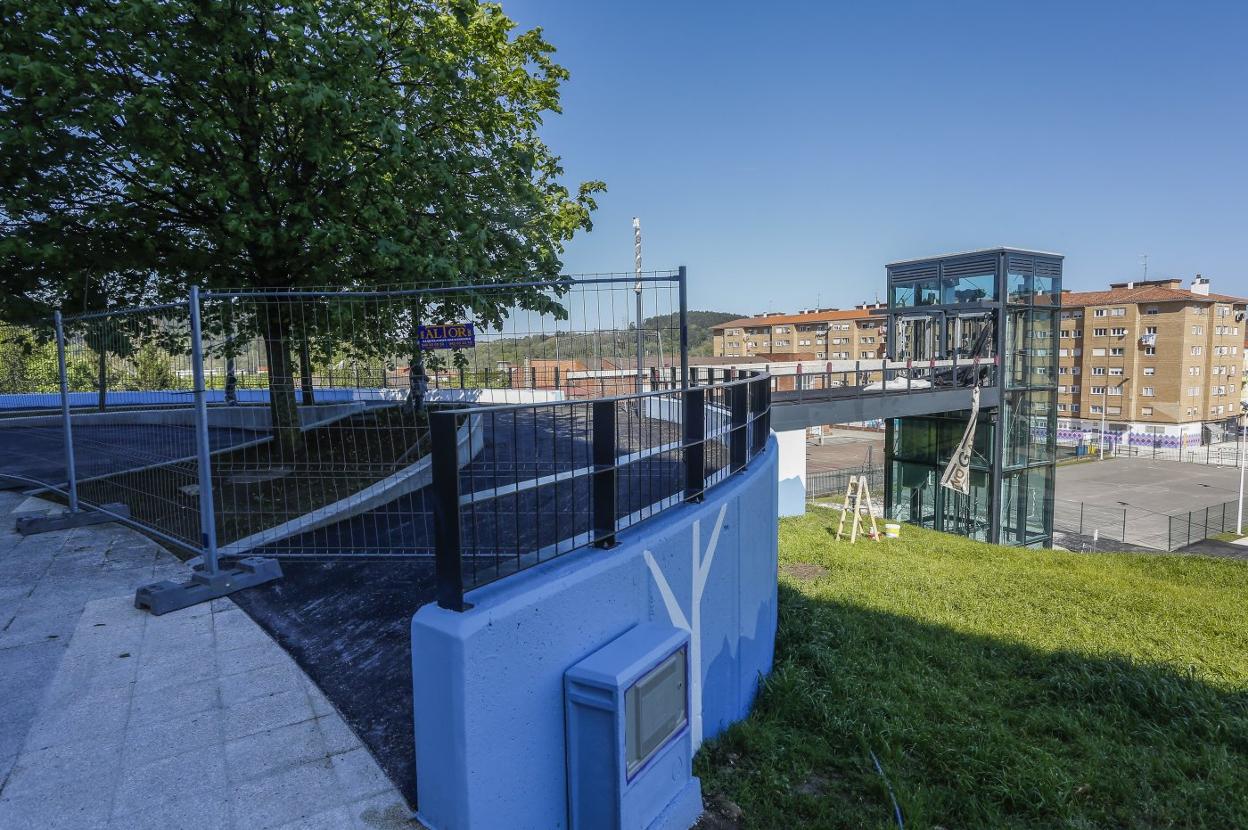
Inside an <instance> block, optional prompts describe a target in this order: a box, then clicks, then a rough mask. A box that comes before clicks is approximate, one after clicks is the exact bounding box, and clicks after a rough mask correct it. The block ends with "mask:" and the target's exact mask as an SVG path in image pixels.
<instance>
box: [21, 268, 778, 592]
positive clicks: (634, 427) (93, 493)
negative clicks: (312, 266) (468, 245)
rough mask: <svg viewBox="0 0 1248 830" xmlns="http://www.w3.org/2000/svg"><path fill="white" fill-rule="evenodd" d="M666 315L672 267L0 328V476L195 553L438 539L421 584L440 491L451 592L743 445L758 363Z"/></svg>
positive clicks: (595, 537) (240, 295)
mask: <svg viewBox="0 0 1248 830" xmlns="http://www.w3.org/2000/svg"><path fill="white" fill-rule="evenodd" d="M685 319H686V311H685V293H684V273H683V270H682V271H680V272H670V273H663V274H646V275H642V276H641V277H637V276H636V275H630V276H628V277H610V276H595V277H592V278H589V279H585V280H560V281H557V282H546V283H521V284H516V283H510V284H504V285H476V286H460V287H448V288H437V289H427V290H420V291H415V290H413V291H408V290H396V291H323V292H321V291H247V292H237V291H232V292H224V291H222V292H202V293H201V292H200V291H199V290H198V289H192V291H191V293H190V297H189V299H188V301H187V302H184V303H170V304H159V305H151V306H145V307H139V308H127V309H118V310H109V311H104V312H95V313H89V314H82V315H75V316H67V317H62V316H61V315H60V314H59V313H58V314H57V315H56V317H55V321H54V325H52V326H50V327H49V330H48V331H47V332H41V331H34V332H32V331H29V330H26V331H19V332H17V333H16V334H14V332H11V331H6V332H5V335H6V336H8V337H10V340H14V339H17V340H22V342H21V343H20V345H21V347H22V349H23V354H24V355H25V358H26V359H25V362H24V363H23V364H22V365H21V367H20V371H17V370H14V371H10V372H9V373H8V374H7V375H6V376H5V380H4V382H5V383H6V384H7V386H6V387H5V388H4V391H3V392H0V399H2V400H0V408H2V409H4V410H5V411H6V413H7V415H8V417H5V418H3V419H0V445H3V449H4V450H5V452H3V453H0V456H2V457H3V458H4V459H5V460H4V462H3V463H0V477H7V480H10V481H16V482H19V483H20V484H22V485H38V487H39V488H41V489H42V491H43V492H54V493H60V494H62V495H63V496H64V497H65V499H66V501H67V502H68V503H69V506H70V510H71V513H75V512H78V510H79V507H80V505H81V506H82V507H83V508H93V509H95V510H98V511H104V512H106V513H109V514H110V515H113V516H115V517H117V518H121V519H123V520H125V521H128V522H130V523H131V524H133V525H136V526H138V527H139V528H141V529H143V530H145V531H147V532H149V533H151V534H152V535H154V536H157V537H159V538H162V539H164V540H166V541H167V542H170V543H172V544H173V545H175V546H177V547H180V548H183V549H185V550H187V551H189V552H192V553H196V554H199V555H201V557H202V558H203V562H204V563H205V564H204V566H203V567H205V568H207V569H208V570H210V571H213V572H215V568H216V567H217V562H218V559H219V558H221V557H225V558H226V559H227V561H228V560H229V558H230V557H233V558H234V559H242V558H244V557H247V556H252V555H257V554H258V555H262V556H265V557H275V558H279V559H280V558H331V559H333V558H361V557H383V558H402V557H434V556H435V555H436V556H437V561H438V570H439V579H441V578H442V575H441V572H442V570H444V567H443V560H444V559H445V557H444V555H443V551H444V549H445V539H444V538H443V537H444V536H445V533H444V532H442V531H440V530H439V527H440V526H441V525H443V524H445V523H444V522H442V521H441V520H440V519H439V510H440V509H443V508H445V505H442V507H440V506H439V500H438V499H437V498H436V497H435V494H436V492H437V491H438V490H439V488H441V489H446V488H447V487H452V488H454V489H455V491H456V492H457V493H458V494H459V496H460V497H462V499H463V501H462V503H461V501H460V499H459V498H457V499H455V500H454V504H453V509H454V511H455V513H456V514H457V515H461V516H462V517H463V523H462V529H463V538H462V541H461V542H459V543H457V545H456V550H457V551H458V554H457V556H456V558H458V556H460V555H462V556H463V557H465V563H466V565H459V566H457V568H459V569H460V570H463V569H465V568H466V570H467V571H468V576H467V578H463V579H457V580H456V583H455V584H456V586H457V587H456V592H457V594H458V596H459V600H458V604H462V593H463V591H464V590H467V589H469V588H471V587H473V586H474V585H477V584H483V583H484V582H485V581H489V579H492V578H497V577H498V576H501V575H503V574H505V573H510V572H513V571H515V570H517V569H520V568H522V567H526V566H527V565H528V564H530V563H531V562H536V561H542V560H544V559H546V558H549V557H550V556H552V555H558V554H561V553H566V552H567V551H569V550H572V549H575V548H577V547H581V546H584V545H586V544H599V545H605V544H609V542H610V540H612V539H613V538H614V535H615V534H616V533H618V532H619V531H621V530H623V529H625V528H627V527H630V526H632V525H635V524H637V523H639V522H642V521H644V520H646V519H647V518H649V517H651V516H653V515H655V514H656V513H658V512H661V511H662V510H664V509H666V508H667V507H670V506H672V505H674V504H677V503H680V502H682V501H688V500H696V499H698V498H700V497H701V494H702V492H703V491H704V490H705V489H706V488H707V487H711V486H714V485H715V484H716V483H718V482H719V481H721V480H723V479H724V478H726V477H727V476H729V475H731V473H732V472H734V471H736V470H739V469H741V468H743V467H744V466H745V464H746V463H748V460H749V459H750V458H751V457H753V456H754V455H756V454H757V453H758V452H761V450H762V448H763V447H764V446H765V442H766V435H767V433H768V430H769V425H768V413H769V406H770V389H769V387H768V384H769V380H768V379H767V378H766V376H765V375H760V376H759V377H756V378H748V379H747V378H744V377H743V376H742V375H741V373H737V372H734V371H731V370H719V371H707V372H706V373H705V374H703V375H701V376H694V377H690V374H689V372H688V366H687V350H688V342H687V328H686V326H685ZM23 338H24V339H23ZM6 342H7V341H6ZM49 361H50V362H51V364H52V366H53V368H52V369H51V370H49V368H48V366H47V365H46V364H47V363H48V362H49ZM45 375H48V376H50V377H45ZM49 384H51V386H52V389H51V391H47V387H48V386H49ZM19 387H20V388H19ZM50 405H55V407H56V408H55V409H49V408H48V407H49V406H50ZM57 409H59V411H57ZM608 479H609V481H610V484H609V485H608V484H607V483H605V482H607V481H608ZM431 485H435V486H431ZM244 561H247V560H245V559H244ZM448 584H449V582H448ZM452 604H455V603H452Z"/></svg>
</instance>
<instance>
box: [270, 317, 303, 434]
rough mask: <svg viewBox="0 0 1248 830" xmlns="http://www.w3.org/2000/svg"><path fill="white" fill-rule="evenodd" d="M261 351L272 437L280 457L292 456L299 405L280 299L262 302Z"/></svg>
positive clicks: (288, 339) (288, 318)
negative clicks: (266, 372)
mask: <svg viewBox="0 0 1248 830" xmlns="http://www.w3.org/2000/svg"><path fill="white" fill-rule="evenodd" d="M260 325H261V330H262V332H263V336H264V352H265V356H266V358H267V359H268V363H269V412H270V414H271V416H272V420H273V441H274V443H275V444H276V445H277V448H278V452H279V453H280V454H281V456H282V457H283V458H293V457H294V455H295V454H296V453H297V452H298V450H299V449H300V447H301V446H302V444H303V433H302V432H301V431H300V429H299V406H298V403H297V401H296V400H295V380H294V373H293V371H292V369H293V367H292V365H291V356H290V314H289V311H288V309H287V307H286V304H285V303H284V302H282V301H280V300H278V301H269V302H266V303H265V304H264V310H263V312H262V317H261V320H260Z"/></svg>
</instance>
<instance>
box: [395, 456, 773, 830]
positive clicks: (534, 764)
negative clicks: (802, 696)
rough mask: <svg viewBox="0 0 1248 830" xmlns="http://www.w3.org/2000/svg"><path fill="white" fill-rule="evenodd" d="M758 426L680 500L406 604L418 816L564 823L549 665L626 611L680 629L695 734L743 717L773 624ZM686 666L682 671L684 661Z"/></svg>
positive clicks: (767, 467)
mask: <svg viewBox="0 0 1248 830" xmlns="http://www.w3.org/2000/svg"><path fill="white" fill-rule="evenodd" d="M776 463H777V450H776V445H775V439H774V437H773V438H772V439H771V441H770V443H769V444H768V447H767V450H766V452H764V453H763V454H762V455H760V456H759V457H757V458H756V459H754V460H753V461H752V462H751V463H750V466H749V468H748V469H746V470H744V471H742V472H741V473H738V474H737V475H735V476H733V477H732V478H730V479H728V480H727V481H725V482H723V483H722V484H720V485H719V486H717V487H715V488H714V489H712V490H710V491H709V492H708V494H707V498H706V500H705V501H704V502H702V503H700V504H686V505H681V506H679V507H676V508H673V509H671V510H669V511H667V512H665V513H663V514H661V515H660V516H658V517H656V518H654V519H651V520H649V521H647V522H644V523H642V524H641V525H639V526H637V527H634V528H632V529H630V530H628V531H624V532H622V533H620V534H619V537H618V541H619V544H618V545H617V546H616V547H614V548H611V549H609V550H598V549H593V548H590V549H585V550H581V551H578V552H576V553H573V554H569V555H566V556H563V557H560V558H558V559H555V560H553V561H551V562H548V563H546V564H544V565H541V566H538V567H536V568H533V569H531V570H527V571H523V572H521V573H519V574H516V575H514V576H510V577H507V578H505V579H503V580H501V581H499V582H497V583H494V584H492V585H488V586H485V587H484V588H479V589H477V590H476V591H473V592H472V593H470V594H469V595H468V597H467V599H468V602H470V603H472V605H473V606H474V607H473V608H472V609H470V610H469V611H466V612H464V613H458V614H457V613H455V612H452V611H447V610H445V609H442V608H439V607H437V606H435V605H427V606H425V607H423V608H421V609H420V611H418V612H417V613H416V615H415V616H414V617H413V618H412V670H413V692H414V701H413V702H414V706H415V723H416V769H417V789H418V794H419V804H420V810H419V812H420V818H421V820H422V821H424V822H425V823H426V824H427V825H428V826H429V827H430V828H432V830H468V829H469V828H500V827H517V828H520V827H524V828H559V827H566V826H567V773H566V769H565V766H566V764H565V728H564V704H563V676H564V672H566V671H567V670H568V668H570V667H571V666H573V665H574V664H576V663H577V662H579V661H580V660H582V659H583V658H585V657H586V656H588V655H589V654H592V653H593V652H595V651H597V650H598V649H599V648H601V647H602V646H603V645H605V644H606V643H608V642H610V641H612V640H614V639H615V638H616V637H618V636H620V635H621V634H623V633H624V632H626V631H628V630H629V629H630V628H632V627H634V626H636V625H639V624H641V623H646V622H652V623H658V624H670V625H673V626H675V627H677V628H682V629H685V630H688V631H689V632H690V663H691V675H692V676H691V680H690V691H691V693H692V701H691V712H690V715H691V717H690V729H691V731H692V735H693V744H694V748H695V749H696V747H697V745H698V743H699V742H700V740H701V739H705V738H710V737H713V736H715V735H717V734H718V733H719V732H721V731H722V730H724V729H725V728H727V727H728V726H729V725H730V724H732V723H733V722H735V721H737V720H740V719H741V718H743V717H745V716H746V715H747V714H748V713H749V710H750V706H751V704H752V703H753V701H754V696H755V694H756V692H757V690H758V683H759V680H760V679H761V678H762V677H763V676H765V675H767V674H768V673H769V672H770V671H771V665H772V657H773V655H774V645H775V633H776V553H777V550H776V544H777V542H776V510H777V493H776V481H777V472H776ZM695 671H696V673H694V672H695Z"/></svg>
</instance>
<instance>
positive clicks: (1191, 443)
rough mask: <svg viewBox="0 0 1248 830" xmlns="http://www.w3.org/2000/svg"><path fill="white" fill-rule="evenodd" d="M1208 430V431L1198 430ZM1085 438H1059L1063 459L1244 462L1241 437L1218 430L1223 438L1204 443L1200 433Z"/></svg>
mask: <svg viewBox="0 0 1248 830" xmlns="http://www.w3.org/2000/svg"><path fill="white" fill-rule="evenodd" d="M1198 431H1199V432H1201V433H1204V432H1205V430H1203V429H1202V430H1198ZM1087 435H1088V436H1089V437H1087V438H1085V439H1081V440H1070V439H1062V438H1059V439H1058V444H1057V451H1058V455H1059V457H1060V458H1063V459H1065V458H1079V457H1086V458H1094V457H1098V456H1101V455H1103V456H1104V457H1105V458H1107V459H1109V458H1143V459H1148V460H1150V461H1182V462H1184V463H1187V464H1206V465H1209V466H1213V467H1234V466H1237V465H1238V464H1240V463H1241V456H1240V450H1241V449H1242V446H1241V442H1240V440H1239V439H1238V438H1237V437H1236V436H1235V435H1234V434H1233V433H1231V432H1229V431H1221V432H1218V433H1216V437H1217V438H1219V439H1220V440H1209V441H1204V442H1203V443H1202V438H1201V436H1200V435H1191V436H1176V435H1152V434H1142V433H1116V432H1106V433H1105V437H1104V440H1103V441H1102V440H1101V438H1100V436H1099V435H1098V434H1097V433H1096V431H1090V432H1089V433H1087Z"/></svg>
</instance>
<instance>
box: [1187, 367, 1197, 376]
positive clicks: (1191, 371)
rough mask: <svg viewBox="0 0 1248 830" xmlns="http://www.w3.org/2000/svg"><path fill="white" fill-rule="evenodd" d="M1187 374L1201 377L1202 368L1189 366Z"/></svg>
mask: <svg viewBox="0 0 1248 830" xmlns="http://www.w3.org/2000/svg"><path fill="white" fill-rule="evenodd" d="M1187 373H1188V374H1189V375H1193V376H1195V375H1199V374H1200V367H1199V366H1188V367H1187Z"/></svg>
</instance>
